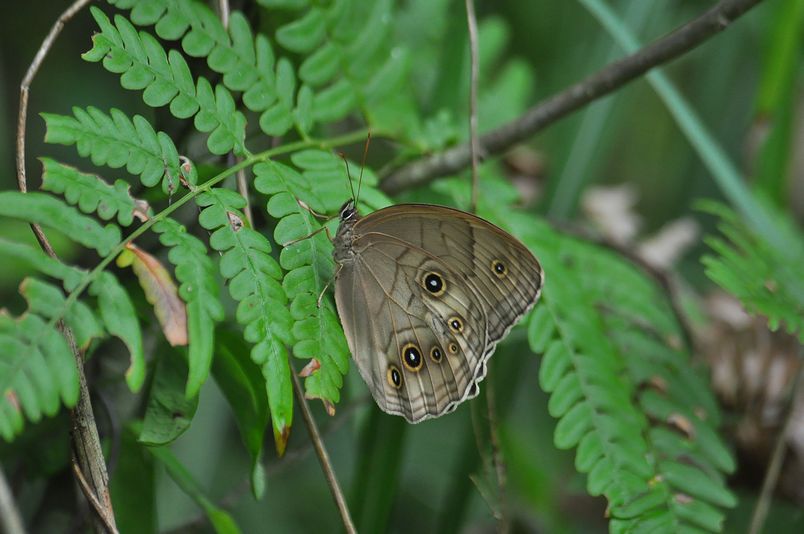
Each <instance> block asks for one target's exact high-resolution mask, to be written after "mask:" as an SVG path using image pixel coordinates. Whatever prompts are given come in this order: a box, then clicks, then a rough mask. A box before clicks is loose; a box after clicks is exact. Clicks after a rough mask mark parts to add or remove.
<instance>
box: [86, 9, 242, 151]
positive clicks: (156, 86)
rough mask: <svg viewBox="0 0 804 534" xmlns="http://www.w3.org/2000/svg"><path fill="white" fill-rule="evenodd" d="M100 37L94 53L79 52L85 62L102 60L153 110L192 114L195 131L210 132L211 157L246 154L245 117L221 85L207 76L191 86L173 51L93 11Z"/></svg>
mask: <svg viewBox="0 0 804 534" xmlns="http://www.w3.org/2000/svg"><path fill="white" fill-rule="evenodd" d="M91 11H92V15H93V17H94V18H95V20H96V22H97V23H98V26H99V27H100V29H101V33H97V34H95V35H94V36H93V38H92V43H93V46H92V49H91V50H89V51H88V52H85V53H84V54H83V56H82V57H83V58H84V59H86V60H87V61H92V62H98V61H102V62H103V66H104V68H106V70H108V71H110V72H114V73H117V74H120V75H121V76H120V84H121V85H122V86H123V87H124V88H126V89H132V90H142V91H143V94H142V98H143V101H144V102H145V103H146V104H148V105H149V106H151V107H162V106H165V105H168V104H170V106H169V108H170V112H171V113H172V114H173V115H174V116H175V117H177V118H180V119H186V118H189V117H192V116H193V115H195V119H194V124H195V127H196V129H198V130H199V131H200V132H203V133H209V134H210V135H209V138H208V139H207V148H209V150H210V152H212V153H213V154H225V153H227V152H229V151H230V150H234V152H235V153H236V154H238V155H241V156H245V155H247V153H248V151H247V150H246V146H245V135H246V118H245V116H244V115H243V114H242V113H241V112H240V111H238V110H237V109H236V107H235V101H234V98H232V95H231V93H230V92H229V91H228V90H227V89H226V88H225V87H224V86H222V85H217V86H215V88H214V89H213V87H212V85H211V84H210V83H209V81H208V80H207V79H206V78H202V77H200V78H198V81H197V82H195V83H194V82H193V77H192V74H191V73H190V67H189V66H188V65H187V61H186V60H185V59H184V57H182V55H181V54H180V53H179V52H177V51H176V50H171V51H170V52H165V49H164V48H163V47H162V45H161V44H160V43H159V41H158V40H157V39H156V38H155V37H153V36H152V35H150V34H149V33H147V32H143V31H140V32H138V31H137V30H136V28H134V26H133V25H132V24H131V23H130V22H129V21H128V20H126V19H125V17H121V16H119V15H117V16H115V19H114V24H112V22H111V21H110V20H109V18H108V17H107V16H106V15H105V14H104V13H103V12H102V11H101V10H99V9H97V8H95V7H93V8H92V10H91Z"/></svg>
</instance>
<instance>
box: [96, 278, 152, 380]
mask: <svg viewBox="0 0 804 534" xmlns="http://www.w3.org/2000/svg"><path fill="white" fill-rule="evenodd" d="M89 292H90V294H92V295H94V296H95V297H97V298H98V308H99V310H100V315H101V318H102V319H103V323H104V324H105V326H106V330H107V331H108V332H109V333H110V334H112V335H113V336H116V337H118V338H119V339H120V340H121V341H122V342H123V343H125V345H126V347H127V348H128V352H129V355H130V356H131V365H129V367H128V369H127V370H126V383H127V384H128V387H129V389H131V391H134V392H137V391H139V389H140V388H141V387H142V384H143V382H144V381H145V354H144V353H143V349H142V332H141V331H140V323H139V321H137V313H136V311H135V310H134V305H133V304H132V303H131V300H130V299H129V297H128V293H127V292H126V290H125V289H123V287H122V286H121V285H120V283H119V282H118V281H117V278H115V276H114V275H113V274H112V273H110V272H103V273H101V275H100V276H98V278H97V279H96V280H95V281H94V282H93V283H92V285H91V286H90V287H89Z"/></svg>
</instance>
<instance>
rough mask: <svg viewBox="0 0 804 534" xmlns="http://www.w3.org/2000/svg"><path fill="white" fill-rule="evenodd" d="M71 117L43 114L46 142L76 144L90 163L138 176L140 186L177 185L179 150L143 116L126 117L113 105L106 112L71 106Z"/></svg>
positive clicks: (172, 188) (172, 187)
mask: <svg viewBox="0 0 804 534" xmlns="http://www.w3.org/2000/svg"><path fill="white" fill-rule="evenodd" d="M73 115H74V117H69V116H66V115H56V114H53V113H42V117H43V118H44V119H45V124H46V126H47V132H46V134H45V142H48V143H54V144H60V145H76V148H77V150H78V153H79V154H80V155H81V156H83V157H87V156H89V157H90V159H91V160H92V163H94V164H95V165H98V166H102V165H106V166H108V167H111V168H112V169H119V168H121V167H126V170H127V171H128V172H130V173H131V174H133V175H135V176H139V177H140V181H141V182H142V185H144V186H146V187H153V186H155V185H156V184H158V183H159V181H160V180H161V181H162V190H163V191H164V192H165V193H168V194H169V193H171V192H173V191H175V190H176V189H177V188H178V187H179V177H180V176H181V173H180V170H179V165H180V162H179V153H178V150H176V145H174V144H173V141H172V140H171V139H170V137H169V136H168V135H167V134H166V133H165V132H157V131H155V130H154V128H153V126H151V124H150V123H149V122H148V121H147V120H146V119H145V118H143V117H142V116H140V115H134V118H133V119H131V118H129V117H128V116H127V115H126V114H125V113H123V112H122V111H120V110H118V109H114V108H112V110H111V111H110V113H109V115H107V114H105V113H103V112H102V111H101V110H99V109H97V108H95V107H92V106H90V107H88V108H87V109H86V110H84V109H81V108H79V107H74V108H73Z"/></svg>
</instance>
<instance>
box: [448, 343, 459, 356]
mask: <svg viewBox="0 0 804 534" xmlns="http://www.w3.org/2000/svg"><path fill="white" fill-rule="evenodd" d="M447 350H448V351H449V352H450V353H451V354H458V344H457V343H455V342H453V343H450V344H449V346H448V347H447Z"/></svg>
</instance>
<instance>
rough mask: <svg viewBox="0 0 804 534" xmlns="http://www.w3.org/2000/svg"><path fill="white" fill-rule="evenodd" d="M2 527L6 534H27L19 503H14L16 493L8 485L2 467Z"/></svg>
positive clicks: (0, 486) (0, 519)
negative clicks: (18, 506)
mask: <svg viewBox="0 0 804 534" xmlns="http://www.w3.org/2000/svg"><path fill="white" fill-rule="evenodd" d="M0 527H2V531H3V532H5V533H6V534H25V525H24V524H23V522H22V516H21V515H20V511H19V508H17V503H16V502H14V493H13V492H12V491H11V487H9V485H8V481H7V480H6V475H5V474H4V473H3V469H2V467H0Z"/></svg>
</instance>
